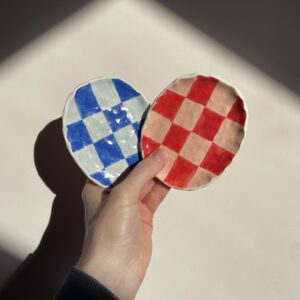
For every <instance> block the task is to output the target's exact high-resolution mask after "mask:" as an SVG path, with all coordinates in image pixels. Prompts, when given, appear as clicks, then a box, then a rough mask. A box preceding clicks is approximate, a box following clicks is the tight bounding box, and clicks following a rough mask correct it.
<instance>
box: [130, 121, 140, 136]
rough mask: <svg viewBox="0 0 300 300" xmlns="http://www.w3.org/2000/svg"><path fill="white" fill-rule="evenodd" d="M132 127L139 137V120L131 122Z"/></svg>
mask: <svg viewBox="0 0 300 300" xmlns="http://www.w3.org/2000/svg"><path fill="white" fill-rule="evenodd" d="M132 127H133V129H134V132H135V134H136V135H137V136H138V137H140V131H141V122H135V123H134V124H132Z"/></svg>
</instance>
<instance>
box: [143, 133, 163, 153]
mask: <svg viewBox="0 0 300 300" xmlns="http://www.w3.org/2000/svg"><path fill="white" fill-rule="evenodd" d="M159 146H160V144H159V143H157V142H155V141H153V140H152V139H150V138H148V137H146V136H143V137H142V150H143V153H144V157H147V156H148V155H149V154H151V153H152V152H154V151H156V150H157V149H158V148H159Z"/></svg>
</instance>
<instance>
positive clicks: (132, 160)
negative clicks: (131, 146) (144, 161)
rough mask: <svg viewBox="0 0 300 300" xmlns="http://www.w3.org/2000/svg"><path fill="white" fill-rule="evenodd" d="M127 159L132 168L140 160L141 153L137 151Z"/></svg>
mask: <svg viewBox="0 0 300 300" xmlns="http://www.w3.org/2000/svg"><path fill="white" fill-rule="evenodd" d="M126 161H127V163H128V165H129V166H130V168H131V169H132V168H133V167H134V166H135V165H136V164H137V163H138V162H139V161H140V157H139V154H138V153H135V154H133V155H131V156H129V157H127V158H126Z"/></svg>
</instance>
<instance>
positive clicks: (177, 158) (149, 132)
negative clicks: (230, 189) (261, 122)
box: [141, 74, 246, 190]
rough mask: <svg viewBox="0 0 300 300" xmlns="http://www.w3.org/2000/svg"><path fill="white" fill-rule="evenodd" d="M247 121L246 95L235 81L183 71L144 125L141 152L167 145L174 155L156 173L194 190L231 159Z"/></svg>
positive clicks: (161, 178) (165, 91)
mask: <svg viewBox="0 0 300 300" xmlns="http://www.w3.org/2000/svg"><path fill="white" fill-rule="evenodd" d="M245 122H246V110H245V105H244V101H243V100H242V98H241V97H240V95H239V94H238V92H237V91H236V90H235V89H234V88H233V87H231V86H230V85H228V84H226V83H224V82H222V81H221V80H219V79H216V78H215V77H211V76H203V75H198V74H197V75H187V76H183V77H180V78H178V79H176V80H175V81H174V82H172V83H171V84H170V85H169V86H168V87H167V88H166V89H165V90H163V92H162V93H161V94H160V95H159V96H158V97H157V98H156V100H155V101H154V103H153V104H152V106H151V109H150V111H149V113H148V115H147V118H146V120H145V123H144V125H143V128H142V136H141V149H142V155H143V157H146V156H148V155H149V154H151V153H152V152H153V151H155V150H157V149H158V148H164V149H166V150H167V151H168V153H169V159H168V162H167V164H166V165H165V167H164V168H163V169H162V170H161V171H160V173H159V174H158V175H157V178H158V179H160V180H161V181H162V182H164V183H165V184H167V185H168V186H170V187H173V188H178V189H183V190H194V189H197V188H200V187H202V186H204V185H207V184H208V183H209V182H211V180H212V179H214V178H216V177H217V176H219V175H220V174H221V173H222V172H223V171H224V170H225V168H227V166H228V165H229V164H230V163H231V162H232V160H233V158H234V157H235V155H236V154H237V152H238V150H239V148H240V145H241V142H242V140H243V137H244V134H245Z"/></svg>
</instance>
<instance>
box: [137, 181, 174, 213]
mask: <svg viewBox="0 0 300 300" xmlns="http://www.w3.org/2000/svg"><path fill="white" fill-rule="evenodd" d="M155 181H156V183H155V185H154V187H153V189H152V190H151V191H150V192H149V194H148V195H147V196H146V197H145V198H144V200H143V203H144V204H145V205H146V206H147V208H148V209H149V210H150V211H151V212H152V213H153V214H154V213H155V211H156V210H157V208H158V207H159V205H160V204H161V203H162V201H163V200H164V199H165V197H166V196H167V194H168V192H169V191H170V187H168V186H166V185H165V184H163V183H162V182H160V181H159V180H157V179H156V180H155Z"/></svg>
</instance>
